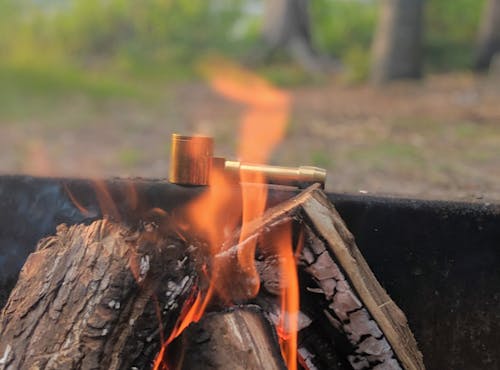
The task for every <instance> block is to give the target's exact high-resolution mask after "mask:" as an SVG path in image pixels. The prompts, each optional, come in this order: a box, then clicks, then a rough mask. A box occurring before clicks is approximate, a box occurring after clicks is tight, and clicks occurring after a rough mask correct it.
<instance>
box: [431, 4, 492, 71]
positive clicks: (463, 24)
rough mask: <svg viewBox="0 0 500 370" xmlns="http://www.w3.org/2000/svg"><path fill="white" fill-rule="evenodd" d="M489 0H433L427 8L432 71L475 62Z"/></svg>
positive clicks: (455, 68)
mask: <svg viewBox="0 0 500 370" xmlns="http://www.w3.org/2000/svg"><path fill="white" fill-rule="evenodd" d="M485 3H486V0H429V1H427V2H426V9H425V28H424V29H425V44H424V45H425V57H426V63H427V65H428V66H429V68H430V70H431V71H449V70H457V69H466V68H469V67H470V66H471V65H472V56H473V52H474V48H475V42H476V37H477V33H478V28H479V21H480V17H481V14H482V11H483V7H484V5H485Z"/></svg>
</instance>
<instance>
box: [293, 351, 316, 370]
mask: <svg viewBox="0 0 500 370" xmlns="http://www.w3.org/2000/svg"><path fill="white" fill-rule="evenodd" d="M297 351H298V352H299V356H300V358H302V360H303V361H304V362H305V364H306V366H307V369H308V370H318V368H317V367H316V366H315V365H314V362H313V358H314V357H316V356H314V354H312V353H311V352H309V351H308V350H307V349H306V348H304V347H299V348H298V350H297Z"/></svg>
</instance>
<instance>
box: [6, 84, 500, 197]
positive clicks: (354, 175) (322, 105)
mask: <svg viewBox="0 0 500 370" xmlns="http://www.w3.org/2000/svg"><path fill="white" fill-rule="evenodd" d="M289 91H290V93H291V96H292V97H293V104H292V111H291V113H290V117H291V118H290V122H289V125H288V128H287V131H286V135H285V138H284V140H283V142H282V143H281V144H280V146H279V148H278V149H277V150H276V152H275V153H274V154H273V157H272V162H273V163H275V164H280V165H306V164H307V165H316V166H321V167H324V168H326V169H327V170H328V183H327V190H328V191H335V192H359V191H362V192H368V193H378V194H394V195H399V196H409V197H425V198H438V199H467V200H471V199H472V200H474V199H476V200H478V199H482V200H486V199H487V200H494V201H499V200H500V77H499V78H498V79H495V78H493V77H491V76H490V77H474V76H472V75H456V74H454V75H444V76H433V77H429V78H427V79H426V80H425V81H423V82H420V83H399V84H395V85H391V86H390V87H387V88H384V89H374V88H372V87H369V86H346V85H345V84H342V83H340V82H338V81H331V82H330V83H327V84H324V85H321V86H308V87H300V88H292V89H290V90H289ZM159 100H160V102H158V101H156V102H148V101H143V100H132V99H114V100H111V101H106V102H98V101H94V100H90V99H86V98H83V97H71V98H68V99H66V100H64V101H62V102H61V103H60V104H59V105H58V108H57V109H54V110H53V111H52V112H50V114H44V115H40V116H33V117H30V118H29V119H22V120H16V119H9V120H4V121H2V122H0V130H1V131H0V132H1V135H0V172H1V173H9V174H11V173H29V174H33V175H42V176H45V175H50V176H78V177H82V176H85V177H87V176H90V177H109V176H121V177H125V176H127V177H128V176H133V177H136V176H140V177H153V178H162V177H166V174H167V171H168V153H169V140H170V134H171V133H172V132H181V133H185V134H191V133H204V134H211V135H213V136H214V137H215V139H216V152H217V154H219V155H225V156H227V157H229V158H230V157H234V153H235V152H236V145H237V134H238V124H239V120H240V119H241V114H242V112H243V107H242V106H241V105H238V104H236V103H233V102H230V101H228V100H226V99H224V98H222V97H221V96H219V95H218V94H217V93H215V92H213V91H212V90H211V89H210V88H209V87H208V86H207V85H206V84H203V83H190V84H182V85H177V86H174V87H172V86H171V87H168V88H166V89H165V93H164V96H161V99H159Z"/></svg>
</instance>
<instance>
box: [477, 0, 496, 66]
mask: <svg viewBox="0 0 500 370" xmlns="http://www.w3.org/2000/svg"><path fill="white" fill-rule="evenodd" d="M499 52H500V0H488V2H487V4H486V5H485V8H484V12H483V17H482V20H481V25H480V29H479V35H478V41H477V50H476V58H475V59H476V60H475V67H476V69H477V70H486V69H488V68H489V66H490V64H491V61H492V59H493V57H494V56H495V54H497V53H499Z"/></svg>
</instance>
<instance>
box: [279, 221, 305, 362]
mask: <svg viewBox="0 0 500 370" xmlns="http://www.w3.org/2000/svg"><path fill="white" fill-rule="evenodd" d="M273 238H275V240H276V242H275V244H274V245H275V246H276V247H277V248H278V254H279V256H280V260H279V269H280V282H281V288H280V290H281V314H280V323H279V325H278V328H277V329H278V335H279V337H280V346H281V353H282V354H283V358H284V359H285V362H286V364H287V366H288V369H289V370H296V369H297V332H298V318H299V302H300V301H299V279H298V275H297V264H296V260H295V255H294V253H293V244H292V230H291V225H290V224H287V225H285V227H284V228H283V229H282V230H280V231H279V232H277V233H276V235H275V236H273Z"/></svg>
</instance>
